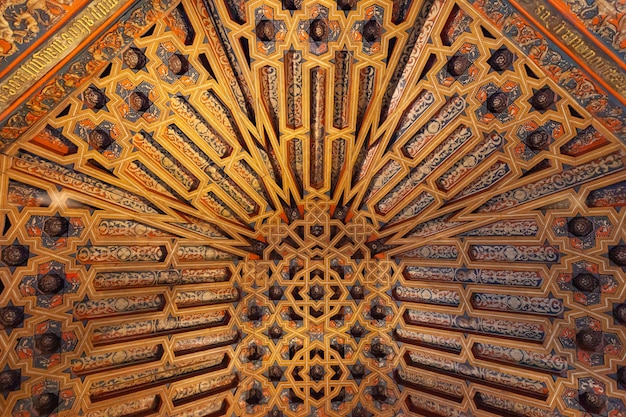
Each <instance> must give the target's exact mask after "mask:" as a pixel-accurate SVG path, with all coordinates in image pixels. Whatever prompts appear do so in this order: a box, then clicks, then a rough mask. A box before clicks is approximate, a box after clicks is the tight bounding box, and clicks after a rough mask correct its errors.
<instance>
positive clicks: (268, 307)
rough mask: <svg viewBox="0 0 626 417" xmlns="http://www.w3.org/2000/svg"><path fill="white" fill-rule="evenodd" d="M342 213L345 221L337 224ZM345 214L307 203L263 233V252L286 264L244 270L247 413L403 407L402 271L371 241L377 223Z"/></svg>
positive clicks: (255, 264)
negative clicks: (397, 296)
mask: <svg viewBox="0 0 626 417" xmlns="http://www.w3.org/2000/svg"><path fill="white" fill-rule="evenodd" d="M338 210H339V212H340V214H342V218H341V220H340V219H338V218H333V214H334V213H336V212H337V211H338ZM341 210H343V207H338V208H334V207H330V205H328V204H326V203H323V202H319V201H315V202H309V203H307V206H306V207H304V208H303V209H302V211H301V212H299V213H296V214H298V216H292V218H290V219H289V220H290V221H291V222H290V223H289V224H286V223H285V222H284V219H281V218H280V217H278V216H277V217H276V218H274V219H270V220H269V221H268V222H267V223H266V225H265V226H264V227H261V230H262V232H263V238H264V239H265V240H266V241H267V243H268V246H267V247H266V248H265V250H264V254H270V253H272V254H279V255H280V258H281V259H275V258H277V257H276V256H273V257H272V258H271V259H264V260H258V261H253V260H249V261H247V262H246V265H245V267H244V269H245V270H246V271H247V273H245V274H243V276H244V282H242V283H241V286H242V294H243V295H242V298H241V301H240V304H239V306H238V309H237V321H238V325H239V328H240V329H241V331H242V342H241V343H240V345H239V347H238V352H237V357H236V362H237V363H236V367H237V369H238V370H239V371H240V373H241V378H242V384H241V385H240V387H241V388H240V391H239V392H238V399H239V401H238V406H239V407H240V412H241V413H242V415H244V414H254V415H259V413H261V414H263V413H264V414H266V415H272V416H280V415H285V414H284V413H285V412H287V411H291V412H302V411H303V410H309V409H310V410H317V412H321V411H322V410H324V411H325V412H326V413H328V412H334V413H337V412H340V413H341V414H342V415H351V414H350V413H351V412H353V411H354V410H356V412H357V413H359V412H361V411H364V410H365V409H364V407H363V405H362V404H361V403H360V402H359V399H362V398H366V397H369V398H371V399H372V401H373V403H374V404H375V407H376V408H378V409H379V410H384V409H387V408H388V407H389V406H391V405H392V404H394V403H395V402H396V401H397V398H398V395H399V392H396V388H395V386H396V384H395V383H394V382H393V379H392V375H393V367H394V365H395V364H396V363H397V358H398V352H397V350H396V349H397V348H396V347H395V346H396V345H395V342H394V341H393V339H392V337H391V334H392V329H393V326H394V323H395V322H396V321H397V318H398V314H397V308H396V305H395V303H394V302H393V301H392V299H391V297H390V294H391V282H394V280H393V278H392V275H393V274H395V273H397V272H396V269H395V268H394V267H393V265H392V262H388V261H386V260H383V259H378V258H380V256H378V257H376V254H377V252H376V251H373V250H372V248H371V246H372V245H371V243H368V237H369V236H371V235H373V234H374V228H373V227H372V225H371V224H370V223H368V222H367V221H366V220H365V218H362V217H358V216H357V217H355V218H350V217H349V216H347V217H346V216H343V213H341ZM296 217H297V218H296ZM344 221H345V222H346V223H344ZM246 278H247V280H246ZM363 396H365V397H363ZM375 412H376V410H371V411H370V413H375Z"/></svg>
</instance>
